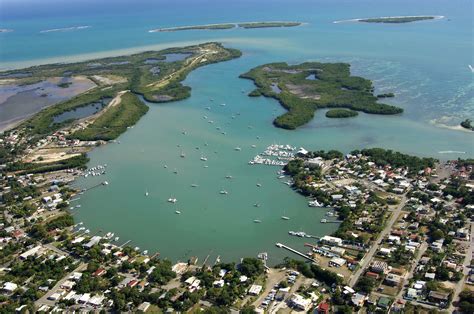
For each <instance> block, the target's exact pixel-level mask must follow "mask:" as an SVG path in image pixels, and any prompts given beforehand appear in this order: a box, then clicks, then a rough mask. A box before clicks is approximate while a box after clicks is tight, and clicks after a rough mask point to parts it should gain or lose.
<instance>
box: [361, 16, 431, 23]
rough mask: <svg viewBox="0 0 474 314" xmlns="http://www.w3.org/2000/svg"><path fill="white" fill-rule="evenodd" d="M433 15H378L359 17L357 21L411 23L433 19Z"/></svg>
mask: <svg viewBox="0 0 474 314" xmlns="http://www.w3.org/2000/svg"><path fill="white" fill-rule="evenodd" d="M434 18H435V17H434V16H406V17H403V16H402V17H378V18H370V19H360V20H358V21H359V22H364V23H390V24H398V23H411V22H417V21H425V20H433V19H434Z"/></svg>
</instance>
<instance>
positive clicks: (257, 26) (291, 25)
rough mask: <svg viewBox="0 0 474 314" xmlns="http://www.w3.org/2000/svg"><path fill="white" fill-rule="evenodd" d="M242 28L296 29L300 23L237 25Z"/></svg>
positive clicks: (251, 23)
mask: <svg viewBox="0 0 474 314" xmlns="http://www.w3.org/2000/svg"><path fill="white" fill-rule="evenodd" d="M237 25H238V26H239V27H242V28H266V27H295V26H300V25H301V23H300V22H250V23H239V24H237Z"/></svg>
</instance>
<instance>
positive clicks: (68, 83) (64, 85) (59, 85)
mask: <svg viewBox="0 0 474 314" xmlns="http://www.w3.org/2000/svg"><path fill="white" fill-rule="evenodd" d="M71 85H72V83H71V82H63V83H59V84H58V87H61V88H68V87H69V86H71Z"/></svg>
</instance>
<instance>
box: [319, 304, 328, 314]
mask: <svg viewBox="0 0 474 314" xmlns="http://www.w3.org/2000/svg"><path fill="white" fill-rule="evenodd" d="M318 311H319V312H324V313H329V303H326V302H321V303H319V305H318Z"/></svg>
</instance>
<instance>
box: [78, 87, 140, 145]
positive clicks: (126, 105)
mask: <svg viewBox="0 0 474 314" xmlns="http://www.w3.org/2000/svg"><path fill="white" fill-rule="evenodd" d="M147 111H148V106H147V105H145V104H144V103H142V102H141V101H140V99H138V97H137V96H136V95H135V94H132V93H130V92H127V93H125V94H123V95H122V96H120V102H119V103H118V104H116V105H114V106H112V107H109V108H108V109H107V111H105V112H104V113H103V114H102V115H101V116H100V117H98V118H97V119H96V120H95V121H94V122H93V123H92V124H90V125H89V126H87V128H85V129H84V130H80V131H77V132H75V133H74V134H72V135H71V137H72V138H77V139H80V140H83V141H97V140H104V141H108V140H113V139H116V138H117V137H118V136H119V135H120V134H122V133H123V132H125V131H126V130H127V127H129V126H130V125H134V124H135V123H137V121H138V120H140V118H141V117H142V116H143V115H144V114H146V113H147Z"/></svg>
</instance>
